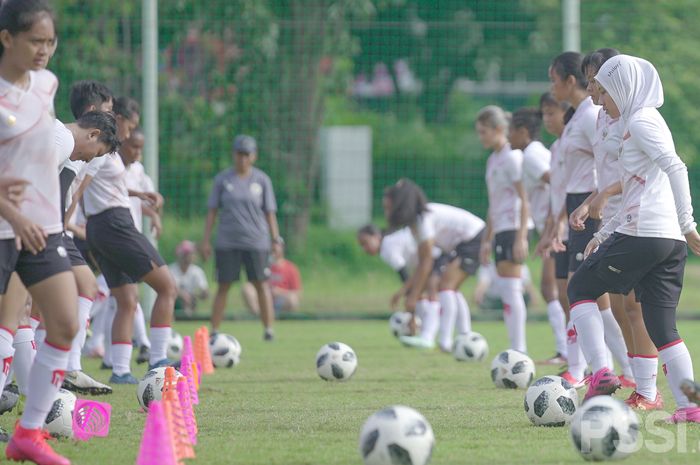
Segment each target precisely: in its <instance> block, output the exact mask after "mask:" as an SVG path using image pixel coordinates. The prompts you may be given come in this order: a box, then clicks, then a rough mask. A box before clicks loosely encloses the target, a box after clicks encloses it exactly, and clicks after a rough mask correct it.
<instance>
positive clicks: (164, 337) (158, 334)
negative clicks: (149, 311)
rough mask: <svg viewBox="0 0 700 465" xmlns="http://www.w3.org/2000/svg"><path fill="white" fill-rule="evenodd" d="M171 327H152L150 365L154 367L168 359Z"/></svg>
mask: <svg viewBox="0 0 700 465" xmlns="http://www.w3.org/2000/svg"><path fill="white" fill-rule="evenodd" d="M170 334H171V329H170V326H151V355H150V358H149V359H148V363H149V364H151V365H153V364H155V363H156V362H160V361H161V360H163V359H164V358H167V357H168V341H169V340H170Z"/></svg>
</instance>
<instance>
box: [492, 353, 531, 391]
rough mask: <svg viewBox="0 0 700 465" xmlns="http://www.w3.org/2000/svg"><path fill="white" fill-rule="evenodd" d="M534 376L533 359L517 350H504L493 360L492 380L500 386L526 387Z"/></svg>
mask: <svg viewBox="0 0 700 465" xmlns="http://www.w3.org/2000/svg"><path fill="white" fill-rule="evenodd" d="M534 376H535V364H534V363H533V362H532V359H531V358H530V357H528V356H527V355H525V354H524V353H522V352H518V351H517V350H513V349H508V350H504V351H503V352H501V353H500V354H498V355H496V358H494V359H493V362H491V380H492V381H493V384H495V385H496V387H499V388H507V389H518V388H521V389H525V388H526V387H528V386H529V385H530V383H531V382H532V378H533V377H534Z"/></svg>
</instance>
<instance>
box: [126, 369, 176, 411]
mask: <svg viewBox="0 0 700 465" xmlns="http://www.w3.org/2000/svg"><path fill="white" fill-rule="evenodd" d="M166 368H167V367H159V368H154V369H152V370H149V371H148V372H147V373H146V374H145V375H144V376H143V378H141V381H139V384H138V385H137V386H136V398H137V399H138V401H139V404H140V405H141V408H143V409H144V410H145V411H148V406H149V405H150V404H151V402H153V401H154V400H161V399H162V398H163V383H164V382H165V370H166ZM175 377H176V378H177V379H180V378H182V377H183V376H182V374H181V373H180V372H179V371H177V370H175Z"/></svg>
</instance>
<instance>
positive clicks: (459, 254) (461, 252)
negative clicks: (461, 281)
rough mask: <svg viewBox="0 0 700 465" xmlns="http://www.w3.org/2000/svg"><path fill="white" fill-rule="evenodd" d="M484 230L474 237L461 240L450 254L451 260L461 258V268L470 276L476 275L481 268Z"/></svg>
mask: <svg viewBox="0 0 700 465" xmlns="http://www.w3.org/2000/svg"><path fill="white" fill-rule="evenodd" d="M483 237H484V230H483V229H482V230H481V231H479V234H477V235H476V236H475V237H474V238H473V239H471V240H469V241H464V242H460V243H459V244H457V247H455V248H454V250H453V251H452V252H450V254H449V257H450V259H449V262H450V263H452V262H453V261H455V260H459V268H460V269H461V270H462V271H464V272H465V273H467V274H468V275H470V276H474V275H475V274H476V272H477V271H478V270H479V252H480V251H481V240H482V238H483Z"/></svg>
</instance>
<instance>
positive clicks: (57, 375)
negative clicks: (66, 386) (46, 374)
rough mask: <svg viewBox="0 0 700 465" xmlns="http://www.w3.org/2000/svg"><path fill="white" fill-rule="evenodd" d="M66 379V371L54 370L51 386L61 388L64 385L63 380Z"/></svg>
mask: <svg viewBox="0 0 700 465" xmlns="http://www.w3.org/2000/svg"><path fill="white" fill-rule="evenodd" d="M65 377H66V370H54V371H53V373H52V374H51V384H53V385H54V386H56V387H57V388H60V387H61V385H62V384H63V378H65Z"/></svg>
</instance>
